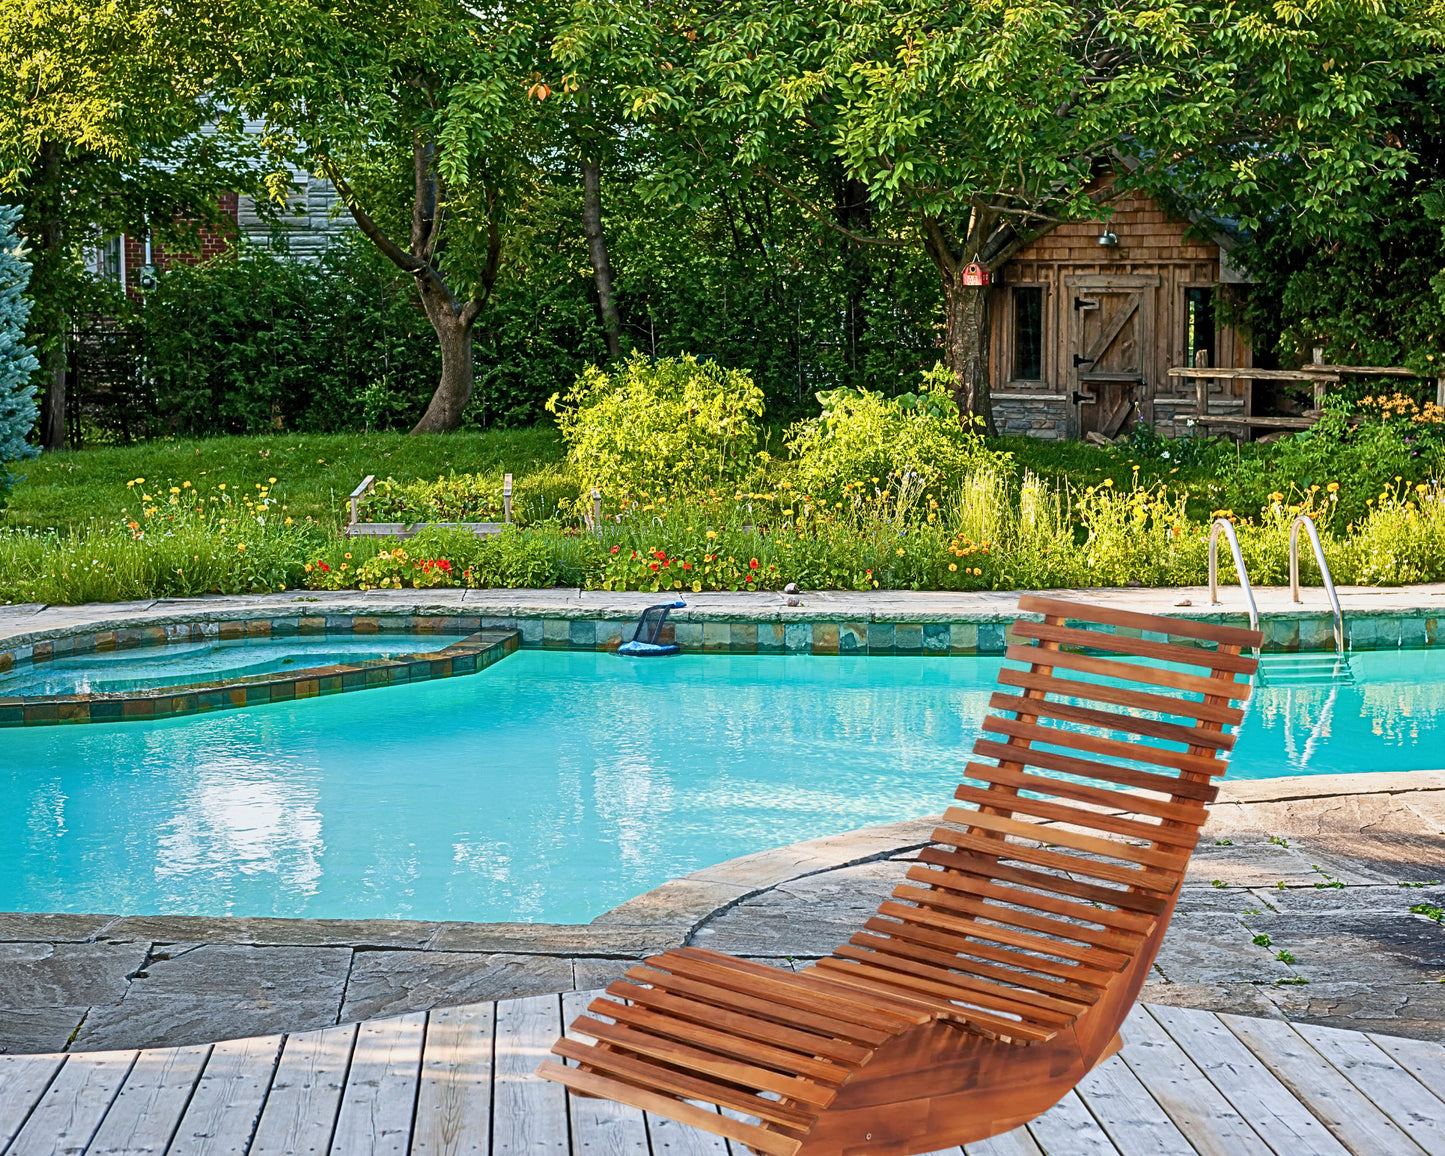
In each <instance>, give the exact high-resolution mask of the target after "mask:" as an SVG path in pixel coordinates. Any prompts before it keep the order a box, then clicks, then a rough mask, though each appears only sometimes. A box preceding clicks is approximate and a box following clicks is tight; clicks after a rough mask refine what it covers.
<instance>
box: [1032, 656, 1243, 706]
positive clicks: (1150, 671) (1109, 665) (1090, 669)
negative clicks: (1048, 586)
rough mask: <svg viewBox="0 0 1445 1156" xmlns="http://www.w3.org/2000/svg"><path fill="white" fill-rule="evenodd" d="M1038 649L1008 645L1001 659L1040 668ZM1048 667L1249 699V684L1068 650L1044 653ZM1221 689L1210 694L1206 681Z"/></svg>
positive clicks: (1147, 684)
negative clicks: (1046, 656)
mask: <svg viewBox="0 0 1445 1156" xmlns="http://www.w3.org/2000/svg"><path fill="white" fill-rule="evenodd" d="M1039 654H1040V650H1039V648H1038V647H1037V646H1022V645H1019V646H1010V647H1007V648H1005V650H1004V657H1005V658H1007V659H1008V660H1009V661H1011V662H1022V663H1026V664H1030V665H1032V664H1033V663H1039V664H1040V665H1043V663H1044V660H1043V659H1041V658H1040V657H1039ZM1048 665H1049V666H1050V667H1063V668H1064V669H1065V670H1076V671H1079V672H1080V673H1081V674H1096V675H1098V676H1099V677H1101V678H1113V679H1118V680H1119V681H1120V682H1137V683H1140V684H1142V685H1144V686H1162V687H1167V688H1169V689H1170V690H1182V691H1185V692H1187V693H1189V694H1199V695H1210V696H1211V697H1221V698H1230V699H1246V698H1248V697H1249V684H1248V683H1244V682H1233V681H1230V682H1225V681H1223V680H1220V679H1207V678H1203V677H1201V676H1199V675H1197V674H1183V673H1181V672H1179V671H1176V670H1161V669H1160V668H1159V667H1157V666H1145V665H1143V664H1141V663H1131V662H1120V661H1119V660H1117V659H1113V658H1094V657H1092V656H1091V655H1087V654H1075V653H1073V652H1072V651H1069V650H1051V651H1049V652H1048ZM1211 681H1212V682H1214V684H1215V686H1216V687H1220V688H1222V689H1220V690H1217V691H1211V689H1210V687H1209V685H1208V684H1209V683H1210V682H1211Z"/></svg>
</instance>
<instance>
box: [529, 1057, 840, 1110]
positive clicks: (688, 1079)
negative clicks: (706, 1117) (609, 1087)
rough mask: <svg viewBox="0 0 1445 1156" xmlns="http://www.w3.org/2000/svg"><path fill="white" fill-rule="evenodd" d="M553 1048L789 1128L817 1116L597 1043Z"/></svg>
mask: <svg viewBox="0 0 1445 1156" xmlns="http://www.w3.org/2000/svg"><path fill="white" fill-rule="evenodd" d="M552 1051H553V1052H554V1053H555V1054H556V1055H559V1056H562V1057H563V1058H564V1059H568V1060H575V1061H576V1062H577V1063H579V1064H586V1065H587V1066H588V1067H590V1068H595V1069H596V1070H597V1071H600V1072H606V1073H608V1074H609V1075H612V1076H615V1077H616V1078H617V1079H619V1080H624V1081H626V1082H628V1083H638V1082H640V1083H642V1084H644V1085H646V1086H650V1087H654V1088H659V1089H662V1090H664V1091H666V1092H668V1093H670V1094H672V1095H675V1096H682V1097H685V1098H686V1099H689V1100H702V1101H703V1102H705V1103H708V1104H716V1105H718V1106H719V1107H723V1108H730V1109H732V1110H733V1111H734V1112H745V1113H747V1114H748V1115H750V1116H755V1117H757V1118H758V1119H759V1120H767V1121H769V1122H771V1123H774V1124H781V1125H783V1126H784V1127H786V1128H795V1129H804V1128H807V1126H808V1125H809V1124H810V1123H812V1121H813V1119H814V1117H815V1114H814V1113H813V1112H812V1111H805V1110H803V1109H801V1108H795V1107H789V1106H788V1105H786V1104H784V1103H783V1102H782V1101H781V1100H773V1099H768V1098H767V1097H764V1096H759V1095H757V1094H756V1093H754V1092H749V1091H745V1090H743V1089H741V1088H738V1087H736V1086H735V1085H732V1084H725V1083H719V1082H718V1081H716V1080H709V1079H706V1078H704V1077H701V1076H696V1075H691V1074H689V1073H686V1072H683V1071H680V1070H679V1069H677V1068H672V1067H668V1066H667V1065H664V1064H656V1063H650V1062H648V1061H647V1060H644V1059H642V1058H641V1057H639V1056H634V1055H628V1054H627V1053H626V1052H621V1051H618V1050H616V1049H615V1048H610V1047H609V1048H599V1047H597V1046H596V1045H594V1044H584V1043H582V1042H581V1041H579V1040H575V1039H568V1038H565V1037H564V1038H563V1039H561V1040H558V1041H557V1046H556V1047H554V1048H553V1049H552Z"/></svg>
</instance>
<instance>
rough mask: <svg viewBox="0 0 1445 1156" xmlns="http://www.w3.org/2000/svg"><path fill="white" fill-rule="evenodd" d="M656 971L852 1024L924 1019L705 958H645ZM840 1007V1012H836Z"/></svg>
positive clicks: (893, 1024)
mask: <svg viewBox="0 0 1445 1156" xmlns="http://www.w3.org/2000/svg"><path fill="white" fill-rule="evenodd" d="M647 962H648V963H649V964H650V965H652V966H653V967H654V968H655V969H657V970H659V971H670V972H673V973H674V974H677V975H682V976H687V977H690V978H696V979H702V980H707V981H710V982H713V983H716V984H717V985H718V986H719V987H726V988H731V989H732V990H734V991H740V992H742V993H743V994H744V995H756V996H760V997H762V998H764V999H770V1000H774V1001H776V1002H777V1003H780V1004H784V1005H789V1006H793V1007H799V1008H802V1009H803V1010H805V1011H806V1010H808V1009H810V1008H821V1009H822V1010H823V1011H825V1012H826V1013H827V1014H829V1015H832V1016H835V1017H836V1018H838V1019H843V1020H850V1021H853V1022H855V1023H860V1024H862V1023H866V1024H868V1025H869V1026H872V1027H885V1028H887V1029H891V1030H892V1031H897V1030H898V1029H900V1028H902V1027H904V1026H907V1025H912V1024H915V1023H919V1022H927V1021H926V1017H923V1018H920V1017H918V1016H917V1014H916V1013H915V1014H913V1015H909V1016H902V1015H898V1014H897V1013H895V1012H893V1011H892V1010H891V1009H879V1010H878V1011H877V1012H876V1013H874V1012H871V1011H870V1009H869V1008H868V1007H867V1005H866V1003H865V1002H864V1001H863V1000H861V999H853V1000H842V999H839V998H837V997H836V996H830V995H820V994H818V993H815V992H813V991H811V990H809V989H808V988H806V987H799V986H797V985H795V984H790V983H787V982H785V981H784V980H782V979H779V980H777V981H771V980H766V979H760V978H758V977H756V976H751V975H747V974H744V973H740V972H736V971H733V970H731V969H729V968H726V967H720V966H718V965H717V964H714V963H709V962H707V961H705V960H696V959H691V958H688V957H686V956H681V955H679V954H677V953H674V952H668V953H667V954H666V955H662V956H656V957H654V958H652V959H649V960H648V961H647ZM775 970H777V971H778V973H779V975H780V976H791V973H788V972H784V971H782V969H781V968H778V969H775ZM840 1009H841V1011H840Z"/></svg>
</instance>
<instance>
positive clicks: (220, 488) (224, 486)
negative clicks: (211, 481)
mask: <svg viewBox="0 0 1445 1156" xmlns="http://www.w3.org/2000/svg"><path fill="white" fill-rule="evenodd" d="M225 488H226V483H225V482H222V483H221V484H220V485H219V486H217V487H216V489H218V490H224V489H225Z"/></svg>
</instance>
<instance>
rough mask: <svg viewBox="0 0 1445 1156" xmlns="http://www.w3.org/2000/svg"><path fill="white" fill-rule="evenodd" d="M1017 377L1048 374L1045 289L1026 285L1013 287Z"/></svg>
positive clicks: (1033, 378)
mask: <svg viewBox="0 0 1445 1156" xmlns="http://www.w3.org/2000/svg"><path fill="white" fill-rule="evenodd" d="M1013 314H1014V364H1013V380H1015V381H1042V380H1043V376H1044V291H1043V289H1042V288H1039V287H1036V286H1034V287H1030V286H1023V287H1020V288H1017V289H1015V290H1014V291H1013Z"/></svg>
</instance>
